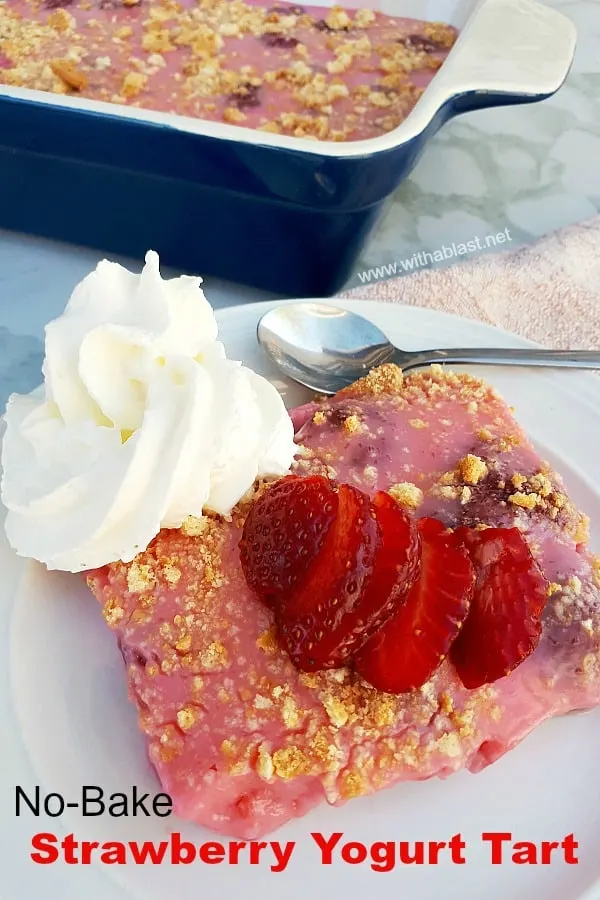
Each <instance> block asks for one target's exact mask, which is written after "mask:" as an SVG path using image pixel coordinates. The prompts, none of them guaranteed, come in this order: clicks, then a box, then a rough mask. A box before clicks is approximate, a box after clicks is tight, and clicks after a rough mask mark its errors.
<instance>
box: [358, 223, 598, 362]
mask: <svg viewBox="0 0 600 900" xmlns="http://www.w3.org/2000/svg"><path fill="white" fill-rule="evenodd" d="M341 296H343V297H346V298H349V299H355V300H359V299H360V300H379V301H382V302H385V303H401V304H406V305H407V306H424V307H429V308H431V309H439V310H443V311H444V312H450V313H454V314H456V315H460V316H465V317H467V318H471V319H478V320H479V321H483V322H487V323H489V324H491V325H496V326H498V327H499V328H504V329H506V330H507V331H512V332H516V333H517V334H520V335H522V336H523V337H526V338H530V339H531V340H534V341H538V342H539V343H540V344H542V345H544V346H546V347H552V348H556V349H567V350H568V349H588V350H595V349H600V216H597V217H596V218H594V219H591V220H589V221H587V222H583V223H581V224H579V225H574V226H570V227H568V228H563V229H561V230H559V231H556V232H553V233H552V234H549V235H547V236H546V237H544V238H542V239H541V240H539V241H538V242H537V243H535V244H533V245H531V246H527V247H523V248H521V249H519V250H514V251H511V252H504V253H493V254H484V255H483V256H480V257H477V258H476V259H472V260H469V261H468V262H461V263H458V264H456V265H452V266H448V267H446V268H436V269H427V270H423V271H420V272H418V273H415V274H413V275H407V276H404V277H401V278H393V279H391V280H389V281H383V282H379V283H377V284H371V285H365V286H361V287H358V288H355V289H354V290H351V291H346V292H345V293H344V294H342V295H341Z"/></svg>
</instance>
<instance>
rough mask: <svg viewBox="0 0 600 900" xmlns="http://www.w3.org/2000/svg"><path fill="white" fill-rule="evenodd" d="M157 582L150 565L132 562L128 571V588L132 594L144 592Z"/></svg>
mask: <svg viewBox="0 0 600 900" xmlns="http://www.w3.org/2000/svg"><path fill="white" fill-rule="evenodd" d="M155 584H156V579H155V577H154V573H153V571H152V569H151V567H150V566H148V565H145V564H142V563H137V562H132V563H131V565H130V566H129V569H128V571H127V590H128V591H129V593H130V594H143V593H144V592H145V591H149V590H150V589H151V588H152V587H154V585H155Z"/></svg>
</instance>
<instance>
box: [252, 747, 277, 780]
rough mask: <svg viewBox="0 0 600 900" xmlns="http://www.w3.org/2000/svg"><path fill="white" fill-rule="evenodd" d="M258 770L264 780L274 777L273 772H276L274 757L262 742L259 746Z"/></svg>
mask: <svg viewBox="0 0 600 900" xmlns="http://www.w3.org/2000/svg"><path fill="white" fill-rule="evenodd" d="M256 771H257V772H258V774H259V776H260V777H261V778H262V779H263V780H264V781H270V780H271V779H272V778H273V774H274V772H275V767H274V765H273V758H272V756H271V754H270V753H269V751H268V749H267V747H266V746H265V744H261V745H260V746H259V748H258V758H257V760H256Z"/></svg>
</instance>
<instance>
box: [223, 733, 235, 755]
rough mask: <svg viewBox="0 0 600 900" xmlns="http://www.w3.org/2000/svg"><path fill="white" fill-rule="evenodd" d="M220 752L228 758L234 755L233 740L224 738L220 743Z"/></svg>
mask: <svg viewBox="0 0 600 900" xmlns="http://www.w3.org/2000/svg"><path fill="white" fill-rule="evenodd" d="M221 753H222V754H223V756H226V757H227V758H228V759H233V757H234V756H235V745H234V743H233V741H231V740H229V739H228V738H227V739H226V740H224V741H223V743H222V744H221Z"/></svg>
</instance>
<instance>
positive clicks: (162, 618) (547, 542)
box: [89, 367, 600, 838]
mask: <svg viewBox="0 0 600 900" xmlns="http://www.w3.org/2000/svg"><path fill="white" fill-rule="evenodd" d="M293 419H294V422H295V424H296V427H297V442H298V445H299V453H298V458H297V462H296V467H295V468H296V470H297V472H298V473H300V474H303V473H311V472H320V473H323V472H324V473H326V474H328V475H329V476H330V477H332V478H334V479H337V480H338V481H340V482H349V483H351V484H355V485H357V486H358V487H360V488H361V489H362V490H364V491H367V492H369V493H370V494H372V493H374V492H375V491H376V490H381V489H383V490H386V489H388V490H390V491H392V493H393V494H394V495H396V496H398V497H399V498H403V502H405V503H406V504H408V505H409V507H414V506H415V505H416V504H418V506H417V508H416V509H415V514H416V515H433V516H437V517H438V518H440V519H442V520H443V521H444V522H446V523H447V524H448V525H451V526H455V525H458V524H460V523H464V524H469V525H477V524H486V525H516V526H517V527H519V528H521V529H522V530H523V532H524V533H525V535H526V537H527V540H528V542H529V545H530V547H531V549H532V552H533V553H534V554H535V556H536V557H537V559H538V560H539V562H540V565H541V566H542V568H543V570H544V574H545V576H546V578H547V580H548V582H549V598H548V603H547V606H546V610H545V613H544V629H543V634H542V638H541V641H540V644H539V646H538V647H537V649H536V650H535V651H534V653H533V654H532V655H531V656H530V657H529V658H528V659H527V660H526V661H525V662H524V663H523V664H522V665H521V666H520V667H518V668H517V669H516V670H515V671H514V672H513V673H512V674H511V675H510V676H508V677H506V678H504V679H501V680H500V681H498V682H496V683H495V684H494V685H492V686H486V687H483V688H480V689H478V690H474V691H469V690H465V688H464V687H462V685H461V684H460V682H459V681H458V679H457V677H456V675H455V673H454V671H453V669H452V667H451V664H450V663H449V662H447V661H446V662H444V663H443V664H442V666H441V667H440V668H439V669H438V671H437V672H436V673H435V675H434V676H433V677H432V678H431V680H430V681H429V682H428V683H427V684H426V685H424V687H423V688H422V689H421V690H418V691H413V692H411V693H409V694H403V695H399V696H392V695H388V694H384V693H380V692H378V691H376V690H374V689H373V688H372V687H371V686H369V685H368V684H366V683H365V682H363V681H362V680H361V679H360V678H359V677H358V676H356V675H355V674H354V673H352V672H351V671H350V670H348V669H341V670H336V671H329V672H322V673H317V674H311V675H303V674H302V673H300V672H298V671H297V670H296V669H295V668H294V667H293V666H292V665H291V663H290V661H289V659H288V658H287V656H286V655H285V653H284V652H283V651H281V650H280V649H279V647H278V644H277V638H276V634H275V633H274V630H273V621H272V614H271V612H270V610H268V609H267V608H265V607H264V606H263V605H262V604H261V603H260V602H259V601H258V600H257V599H256V598H255V597H254V596H253V595H252V593H251V592H250V591H249V589H248V587H247V585H246V583H245V580H244V577H243V574H242V572H241V568H240V563H239V551H238V542H239V539H240V534H241V528H242V525H243V521H244V515H245V512H244V508H243V507H241V508H240V509H238V510H236V511H235V514H234V516H233V520H232V521H231V522H227V521H223V520H217V519H206V520H201V522H198V521H196V522H190V523H188V524H187V525H186V527H185V528H184V529H183V530H182V531H176V530H172V531H163V532H161V534H160V535H159V536H158V538H157V539H156V540H155V541H154V542H153V544H152V545H151V546H150V548H149V549H148V550H147V551H146V552H145V553H143V554H141V555H140V556H139V557H138V559H136V560H135V561H134V562H133V563H132V564H130V565H124V564H121V563H119V564H114V565H110V566H107V567H105V568H104V569H102V570H99V571H97V572H94V573H91V575H90V578H89V584H90V586H91V588H92V590H93V592H94V593H95V595H96V597H97V598H98V599H99V600H100V602H101V603H102V605H103V610H104V616H105V618H106V621H107V622H108V624H109V625H110V626H111V627H112V628H113V630H114V631H115V634H116V636H117V639H118V641H119V644H120V647H121V650H122V653H123V657H124V659H125V662H126V665H127V678H128V683H129V690H130V695H131V699H132V700H133V702H134V703H135V704H136V705H137V708H138V711H139V720H140V726H141V728H142V729H143V731H144V732H145V734H146V736H147V740H148V752H149V756H150V759H151V761H152V763H153V765H154V767H155V769H156V772H157V774H158V777H159V779H160V782H161V784H162V786H163V789H164V790H165V791H167V792H168V793H169V794H170V795H171V796H172V797H173V800H174V807H175V811H176V813H177V814H178V815H179V816H181V817H183V818H185V819H191V820H193V821H195V822H197V823H199V824H201V825H205V826H206V827H208V828H210V829H212V830H214V831H218V832H221V833H223V834H227V835H233V836H236V837H241V838H256V837H260V836H263V835H265V834H267V833H269V832H272V831H273V830H274V829H276V828H277V827H279V826H280V825H282V824H283V823H284V822H286V821H287V820H289V819H291V818H293V817H296V816H302V815H304V814H305V813H306V812H308V811H309V810H310V809H311V808H313V807H315V806H316V805H318V804H319V803H323V802H328V803H330V804H334V805H339V804H342V803H344V802H345V801H346V800H348V799H351V798H353V797H357V796H360V795H364V794H369V793H373V792H375V791H377V790H380V789H382V788H385V787H388V786H390V785H393V784H395V783H397V782H399V781H404V780H422V779H427V778H431V777H434V776H438V777H446V776H448V775H450V774H452V773H453V772H456V771H457V770H459V769H461V768H467V769H469V770H470V771H472V772H479V771H480V770H481V769H483V768H485V767H486V766H487V765H489V764H490V763H492V762H494V761H495V760H497V759H498V758H499V757H500V756H502V755H503V754H504V753H506V752H507V751H509V750H510V749H511V748H513V747H514V746H515V745H516V744H518V743H519V742H520V741H521V740H522V739H523V738H524V737H525V736H526V735H527V734H528V733H529V732H530V731H531V730H532V729H533V728H535V727H536V726H537V725H538V724H539V723H540V722H542V721H543V720H545V719H547V718H549V717H550V716H554V715H557V714H561V713H565V712H567V711H569V710H572V709H584V708H589V707H591V706H594V705H597V704H598V703H599V702H600V638H599V635H600V593H599V590H598V586H597V573H598V562H597V560H595V559H594V558H593V557H592V556H591V554H590V553H589V552H588V551H587V550H586V548H585V540H586V520H585V517H583V516H582V515H581V514H580V513H578V512H577V510H575V509H574V507H573V506H572V504H571V503H570V501H569V500H568V498H567V496H566V493H565V490H564V486H563V483H562V481H561V479H560V477H559V476H558V475H557V474H556V473H555V472H553V471H552V470H551V469H550V468H549V467H548V466H547V465H545V464H544V463H543V462H542V461H541V460H540V459H539V457H538V455H537V453H536V451H535V450H534V448H533V446H532V445H531V443H530V442H529V441H528V439H527V437H526V436H525V434H524V433H523V431H522V429H521V428H520V427H519V425H518V424H517V423H516V421H515V420H514V418H513V416H512V415H511V413H510V411H509V409H508V408H507V407H506V405H505V403H504V402H503V401H502V400H501V398H500V397H498V395H497V394H496V393H495V392H494V391H493V390H492V389H491V388H489V387H488V386H486V385H485V384H483V383H481V382H479V381H476V380H475V379H470V378H467V377H463V376H452V375H444V374H443V373H441V372H438V371H433V372H432V373H428V374H419V375H414V376H410V377H408V378H406V379H404V381H402V379H401V377H400V375H399V373H398V371H397V370H393V369H392V368H389V367H388V368H386V369H384V370H379V371H378V372H377V371H376V372H375V373H373V374H372V376H370V377H369V378H368V379H367V381H366V382H365V383H364V384H362V385H359V386H358V387H356V388H354V389H352V390H350V391H347V392H344V393H343V394H340V395H338V396H337V397H335V398H332V399H331V400H328V401H326V402H324V403H322V404H318V405H317V404H310V405H308V406H306V407H303V408H301V409H300V410H297V411H295V412H294V413H293ZM399 652H401V648H399Z"/></svg>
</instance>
